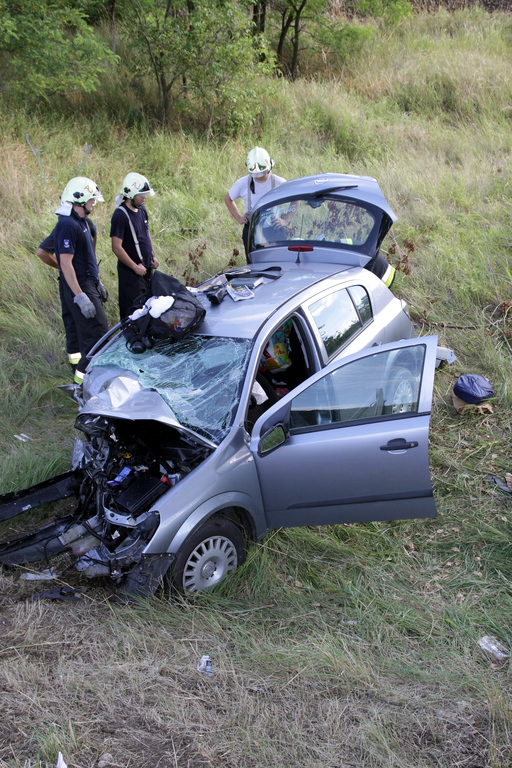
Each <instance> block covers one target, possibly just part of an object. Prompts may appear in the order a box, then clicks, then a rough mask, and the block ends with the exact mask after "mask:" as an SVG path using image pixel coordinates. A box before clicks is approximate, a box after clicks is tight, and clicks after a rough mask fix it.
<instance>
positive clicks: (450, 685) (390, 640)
mask: <svg viewBox="0 0 512 768" xmlns="http://www.w3.org/2000/svg"><path fill="white" fill-rule="evenodd" d="M511 30H512V16H510V15H507V14H503V13H496V14H493V15H489V14H486V13H485V12H483V11H482V10H481V9H479V8H472V9H468V10H464V11H457V12H456V13H453V14H449V13H446V12H445V11H439V12H437V13H430V14H419V15H417V16H415V17H414V18H413V19H411V20H406V21H402V22H401V23H400V25H399V26H398V27H396V28H395V29H391V30H389V29H388V30H380V32H379V34H376V35H374V36H373V37H372V39H371V40H368V41H366V42H365V43H364V45H363V46H362V49H361V50H360V51H359V53H357V54H354V56H353V57H351V58H350V59H349V60H346V61H345V63H344V64H343V67H344V68H343V71H337V72H336V73H331V74H330V76H328V75H326V74H325V73H324V76H323V78H320V77H319V78H318V79H316V80H315V79H313V78H312V79H310V80H302V81H301V80H299V81H297V82H295V83H289V82H287V81H285V80H280V81H279V82H277V83H272V84H269V89H268V92H267V91H264V92H263V93H262V105H261V106H262V114H261V120H260V122H259V123H258V124H257V125H247V126H246V127H245V129H244V135H243V136H241V137H239V138H238V139H233V140H230V141H227V142H223V143H221V142H219V141H215V140H213V139H209V140H207V139H206V138H204V139H201V138H198V137H197V136H194V134H191V133H187V132H186V131H184V130H179V131H178V130H177V131H176V132H172V131H168V132H163V131H157V132H155V131H153V130H152V129H151V127H150V126H148V125H146V124H145V123H144V120H143V117H142V116H141V113H140V111H139V108H138V105H137V103H136V97H135V96H134V95H133V94H132V95H131V96H130V99H129V100H128V102H127V103H124V104H122V109H121V111H120V112H119V119H116V118H115V114H116V109H115V108H116V103H117V102H119V103H121V101H122V98H123V87H122V82H116V83H112V82H108V83H107V85H106V86H105V87H106V89H107V92H106V93H105V94H104V96H105V98H104V99H102V97H101V94H98V95H96V96H94V97H92V96H90V97H87V98H86V99H84V101H83V102H82V104H81V105H79V107H80V108H78V106H77V110H76V119H72V118H71V117H69V114H68V115H67V116H66V114H64V115H63V114H59V113H58V111H57V110H55V114H51V115H48V114H45V113H44V112H43V110H41V112H40V113H36V112H34V113H32V114H25V113H23V112H21V111H15V110H4V113H3V121H2V126H1V128H0V147H1V150H2V151H1V152H0V169H1V171H2V178H3V180H4V183H3V185H2V190H1V191H0V266H1V273H2V285H1V288H0V436H1V443H0V456H1V459H2V461H1V462H0V491H2V492H6V491H10V490H14V489H15V488H19V487H23V486H25V485H28V484H30V483H33V482H37V481H39V480H42V479H43V478H45V477H49V476H51V475H52V474H54V473H55V472H58V471H63V470H64V469H66V468H67V466H68V461H69V456H70V452H71V446H72V442H73V439H74V437H75V435H74V430H73V429H72V423H73V418H74V415H75V413H76V409H75V406H74V405H73V403H72V401H71V400H69V399H68V398H67V397H65V396H64V395H63V394H62V393H61V392H60V391H59V390H57V389H56V384H62V383H66V382H68V381H69V380H70V375H69V371H68V368H67V364H66V358H65V354H64V336H63V331H62V328H61V321H60V318H59V309H58V295H57V285H56V282H55V276H54V274H53V271H52V270H50V269H48V268H46V267H45V266H44V265H43V264H41V263H40V262H39V261H38V260H37V259H36V257H35V248H36V247H37V245H38V244H39V242H40V241H41V240H42V239H43V237H44V236H45V235H46V234H48V232H49V231H50V230H51V228H52V227H53V223H54V221H55V217H54V215H53V210H54V209H55V207H56V206H57V204H58V198H59V194H60V192H61V191H62V189H63V188H64V185H65V183H66V182H67V181H68V179H69V178H71V177H72V176H73V175H81V174H83V173H85V174H86V175H89V176H91V177H92V178H93V179H94V180H96V181H97V182H98V183H99V185H100V188H101V189H102V192H103V194H104V196H105V199H106V200H107V202H106V203H104V204H101V205H100V204H99V205H98V206H97V207H96V209H95V211H94V214H93V215H94V219H95V221H96V223H97V225H98V231H99V235H98V237H99V241H98V242H99V246H98V253H99V257H100V259H101V272H102V276H103V280H104V282H105V283H106V284H107V287H108V288H109V291H110V294H111V300H110V301H109V305H110V306H109V309H108V312H109V319H110V320H111V322H112V323H113V322H114V321H115V320H116V318H117V307H116V302H115V298H116V271H115V258H114V256H113V255H112V253H111V252H110V243H109V238H108V230H109V220H110V216H111V214H112V210H113V199H114V197H115V195H116V194H117V192H118V191H119V186H120V183H121V181H122V179H123V178H124V176H125V174H126V173H127V172H128V171H130V170H137V171H140V172H141V173H144V174H145V175H147V176H148V178H149V179H150V181H151V183H152V185H153V186H154V188H155V189H156V191H157V195H156V196H155V197H154V198H152V199H151V200H150V202H149V204H148V208H149V213H150V226H151V231H152V233H153V238H154V241H155V246H156V251H157V255H158V258H159V260H160V262H161V264H162V266H163V267H164V269H167V270H169V271H172V273H173V274H175V275H176V276H178V277H180V276H182V275H183V274H184V273H188V274H189V275H190V276H191V277H193V278H198V277H204V276H206V275H208V274H212V273H214V272H215V271H217V270H219V269H221V268H222V267H223V266H225V265H226V264H227V263H228V262H229V261H230V259H232V258H233V253H234V250H235V249H237V250H238V251H241V250H242V247H241V242H240V229H239V227H237V226H236V225H235V223H234V222H233V221H232V220H231V218H230V217H229V215H228V213H227V211H226V209H225V206H224V203H223V197H224V195H225V192H226V191H227V189H228V188H229V187H230V186H231V184H232V183H233V181H234V180H235V179H236V178H237V177H238V176H240V175H243V173H244V157H245V154H246V152H247V150H248V149H249V148H250V147H251V146H253V145H255V144H259V145H263V146H265V147H267V148H268V150H269V152H270V154H271V156H272V157H274V158H275V159H276V161H277V165H276V172H277V173H279V174H280V175H282V176H284V177H286V178H290V179H291V178H294V177H296V176H301V175H307V174H309V173H314V172H318V171H336V172H343V171H348V172H354V173H361V174H368V175H371V176H374V177H375V178H377V179H378V181H379V183H380V185H381V187H382V189H383V191H384V193H385V195H386V196H387V198H388V200H389V202H390V205H391V207H392V208H393V210H394V211H395V212H396V214H397V216H398V221H397V222H396V224H395V225H394V226H393V230H392V233H393V235H392V237H391V238H388V239H387V240H386V241H385V243H384V249H385V250H386V251H387V252H388V253H389V254H390V258H392V259H393V260H395V261H398V260H400V263H401V264H402V266H403V265H406V266H407V274H406V273H404V272H401V273H400V274H399V278H398V280H397V284H396V292H397V293H398V294H399V295H400V296H402V297H404V298H405V299H406V300H407V301H408V303H409V305H410V307H411V313H412V316H413V319H414V321H415V323H416V326H417V331H418V333H419V334H422V335H427V334H431V333H434V334H438V335H439V340H440V342H441V343H443V344H445V345H446V346H448V347H450V348H452V349H453V350H454V351H455V352H456V355H457V362H456V363H454V364H453V365H452V366H446V367H443V368H440V369H439V370H438V371H437V373H436V381H435V391H434V403H433V412H432V426H431V441H430V443H431V446H430V461H431V470H432V478H433V484H434V491H435V495H436V502H437V506H438V512H439V516H438V518H437V519H435V520H418V521H410V522H400V523H378V524H367V525H359V526H357V525H348V526H327V527H323V528H319V527H311V528H305V529H289V530H281V531H277V532H273V533H271V534H270V535H269V536H267V537H266V538H265V539H264V540H263V541H262V542H259V543H258V544H253V545H252V546H251V547H250V549H249V554H248V558H247V561H246V563H245V564H244V565H243V566H242V567H241V568H240V569H239V570H238V571H237V572H235V573H234V574H233V575H232V576H231V577H230V579H228V580H227V581H226V582H224V583H223V584H222V585H220V587H219V588H218V589H217V591H216V592H214V593H213V594H210V595H204V596H200V597H199V598H198V599H197V600H196V601H194V602H192V603H189V602H184V601H179V600H172V601H170V600H168V599H167V598H165V597H164V596H163V595H158V596H157V597H155V598H154V599H152V600H150V601H147V602H142V603H141V604H140V605H137V606H135V607H125V608H122V607H118V606H113V605H111V604H110V603H108V601H107V599H106V598H107V595H108V588H107V587H106V586H105V585H103V584H101V583H91V582H86V581H82V580H81V578H80V577H79V576H77V575H76V574H75V575H72V574H71V572H69V573H66V574H65V576H64V578H68V577H69V578H70V579H72V580H73V584H74V585H76V586H79V587H81V588H82V589H83V590H84V593H85V596H84V597H83V598H82V599H81V600H80V602H78V603H57V604H54V603H50V602H44V603H43V602H30V601H29V600H28V598H29V597H30V595H31V594H32V593H33V592H37V591H41V590H42V589H44V588H46V585H45V584H43V585H41V583H37V582H30V581H23V580H20V579H19V578H18V573H17V572H10V571H6V572H4V573H3V574H0V687H1V688H2V707H3V709H2V713H3V717H2V721H1V722H0V766H1V768H4V767H5V768H36V766H37V767H38V768H41V767H42V766H53V765H54V764H55V761H56V756H57V753H58V751H62V752H63V754H64V756H65V759H66V762H67V763H68V765H69V766H73V767H74V766H97V765H100V762H101V760H103V763H102V764H104V765H105V766H107V765H123V766H129V765H130V766H131V765H136V766H137V767H138V768H145V767H146V766H148V767H149V766H151V768H154V766H157V765H159V766H165V768H167V767H168V766H169V767H171V766H173V767H174V766H180V768H181V767H182V766H191V767H192V768H199V766H212V767H213V766H215V768H221V767H222V768H261V767H262V766H275V767H276V768H281V766H283V767H284V766H287V767H290V766H291V767H292V768H295V767H296V766H297V768H298V766H301V768H320V767H321V768H353V766H364V767H365V768H439V767H442V768H453V767H454V766H457V768H484V766H485V768H508V766H510V764H511V763H512V753H511V749H510V743H511V740H512V738H511V737H512V733H511V730H512V728H511V725H512V723H511V717H510V696H511V693H512V689H511V682H510V680H511V678H510V675H509V672H508V668H501V667H499V666H497V665H495V664H493V663H492V661H491V660H490V659H489V658H487V657H485V656H484V655H483V654H482V653H481V652H480V651H479V648H478V645H477V641H478V639H479V638H480V637H482V636H483V635H486V634H487V635H494V636H496V637H497V638H498V640H500V641H501V642H502V643H504V644H505V645H506V646H507V647H508V648H511V647H512V589H511V580H512V565H511V562H512V558H511V555H512V552H511V549H512V545H511V536H510V533H511V528H512V506H511V503H510V500H509V498H508V497H506V496H504V495H503V494H500V492H499V491H497V490H496V488H495V487H494V486H493V485H492V484H491V483H489V482H488V481H487V480H486V477H487V475H488V474H497V475H499V476H500V477H503V476H504V474H505V472H508V471H509V470H510V469H511V464H510V445H511V443H510V436H511V431H512V418H511V415H510V406H511V393H512V367H511V356H512V340H511V337H512V327H511V323H512V320H511V319H510V318H509V314H510V311H509V310H510V306H509V304H508V302H510V301H511V299H512V296H511V294H512V265H511V256H512V250H511V248H512V229H511V223H510V222H511V207H512V204H511V196H510V190H511V178H512V138H511V136H512V134H511V133H510V117H511V105H512V98H511V97H512V93H511V87H510V77H509V69H510V54H511V42H512V36H511ZM142 87H144V84H141V88H142ZM103 103H104V105H105V108H104V110H103V111H102V107H101V105H102V104H103ZM91 105H94V119H93V120H92V119H91V120H89V118H88V117H87V114H88V106H91ZM120 108H121V107H120ZM25 133H26V134H28V136H29V140H30V145H29V143H27V141H26V139H25V137H24V134H25ZM89 145H92V146H91V148H90V150H88V149H87V150H86V147H88V146H89ZM31 147H32V148H36V149H39V150H41V154H40V156H36V154H34V151H33V149H32V148H31ZM80 163H82V165H80ZM83 163H85V165H83ZM236 259H238V261H239V262H241V261H242V259H243V257H241V256H240V255H238V257H236V256H235V260H236ZM197 262H199V264H198V271H197V272H196V271H194V264H196V263H197ZM191 270H192V271H191ZM107 306H108V305H107ZM464 372H474V373H480V374H483V375H485V376H487V377H488V378H489V379H490V380H491V382H492V383H493V385H494V388H495V393H496V394H495V398H494V399H493V401H492V407H493V412H492V413H484V414H480V413H469V414H466V415H460V414H458V413H457V412H456V411H455V409H454V407H453V404H452V402H451V392H452V387H453V383H454V381H455V379H456V378H457V376H458V375H459V374H461V373H464ZM20 433H24V434H27V435H28V436H29V437H30V438H31V439H30V440H29V441H28V442H21V441H19V440H18V439H17V438H16V437H15V435H19V434H20ZM8 529H9V530H11V527H10V526H8ZM203 653H209V654H210V655H211V657H212V660H213V669H214V676H213V677H212V678H211V679H207V678H204V677H203V676H201V675H199V674H198V673H197V672H196V666H197V663H198V661H199V658H200V657H201V655H202V654H203ZM106 756H110V757H106ZM105 761H106V762H105Z"/></svg>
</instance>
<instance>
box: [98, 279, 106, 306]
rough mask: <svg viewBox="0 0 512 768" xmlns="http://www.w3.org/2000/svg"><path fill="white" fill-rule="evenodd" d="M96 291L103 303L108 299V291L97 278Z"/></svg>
mask: <svg viewBox="0 0 512 768" xmlns="http://www.w3.org/2000/svg"><path fill="white" fill-rule="evenodd" d="M98 293H99V295H100V301H101V302H102V303H103V304H104V303H105V302H106V301H107V299H108V291H107V288H106V286H105V285H103V283H102V282H101V280H98Z"/></svg>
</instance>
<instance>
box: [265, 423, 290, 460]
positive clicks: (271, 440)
mask: <svg viewBox="0 0 512 768" xmlns="http://www.w3.org/2000/svg"><path fill="white" fill-rule="evenodd" d="M287 439H288V431H287V429H286V428H285V426H284V424H276V425H275V426H274V427H272V429H269V431H268V432H266V433H265V434H264V435H263V437H262V438H261V440H260V442H259V445H258V455H259V456H266V455H267V454H268V453H271V452H272V451H274V450H275V449H276V448H279V446H280V445H282V444H283V443H285V442H286V440H287Z"/></svg>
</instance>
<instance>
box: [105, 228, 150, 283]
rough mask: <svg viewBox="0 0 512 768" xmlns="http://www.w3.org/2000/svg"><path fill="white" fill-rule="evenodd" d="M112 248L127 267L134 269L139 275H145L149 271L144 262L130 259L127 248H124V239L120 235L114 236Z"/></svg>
mask: <svg viewBox="0 0 512 768" xmlns="http://www.w3.org/2000/svg"><path fill="white" fill-rule="evenodd" d="M112 250H113V251H114V253H115V255H116V256H117V258H118V259H119V261H120V262H122V263H123V264H124V265H125V266H126V267H129V268H130V269H133V271H134V272H135V274H136V275H139V277H144V275H145V274H146V272H147V270H146V267H145V266H144V264H140V263H136V262H135V261H133V259H130V257H129V256H128V254H127V253H126V251H125V249H124V248H123V241H122V239H121V238H120V237H113V238H112Z"/></svg>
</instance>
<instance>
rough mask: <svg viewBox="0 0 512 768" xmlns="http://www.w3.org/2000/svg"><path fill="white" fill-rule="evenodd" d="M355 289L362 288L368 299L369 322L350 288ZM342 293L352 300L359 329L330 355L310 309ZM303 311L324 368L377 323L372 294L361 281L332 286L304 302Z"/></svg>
mask: <svg viewBox="0 0 512 768" xmlns="http://www.w3.org/2000/svg"><path fill="white" fill-rule="evenodd" d="M354 287H358V288H362V289H363V290H364V291H365V293H366V295H367V297H368V300H369V305H370V311H371V318H370V319H369V320H366V321H363V318H362V317H361V313H360V312H359V310H358V308H357V305H356V303H355V301H354V297H353V296H352V294H351V293H350V288H354ZM342 291H346V293H347V295H348V297H349V299H350V302H351V303H352V306H353V308H354V312H355V314H356V316H357V317H358V319H359V327H358V328H357V331H356V332H355V333H352V334H351V335H350V337H349V338H348V339H346V340H345V341H344V343H343V344H341V345H340V346H339V347H337V349H336V350H335V351H334V352H332V353H331V354H329V353H328V351H327V348H326V346H325V342H324V340H323V338H322V335H321V333H320V330H319V328H318V325H317V323H316V320H315V318H314V316H313V313H312V311H311V309H310V307H311V306H312V305H313V304H315V303H316V302H318V301H321V300H322V299H324V298H326V297H327V296H330V295H331V294H334V293H341V292H342ZM302 309H303V312H304V314H305V316H306V318H307V321H308V324H309V326H310V329H311V333H312V334H313V336H314V338H315V341H316V346H317V348H318V350H319V353H320V357H321V361H322V365H323V366H326V365H328V364H329V363H330V362H332V361H333V360H335V359H336V358H337V357H338V356H339V355H340V353H341V352H342V351H343V350H344V349H346V348H347V347H348V345H349V344H351V343H352V342H353V341H354V339H356V338H357V337H358V336H359V335H360V334H361V333H363V332H364V331H365V330H366V329H367V328H369V327H370V326H371V325H372V324H373V323H374V322H375V312H374V306H373V302H372V297H371V294H370V292H369V291H368V289H367V288H366V287H365V286H364V285H362V283H361V282H360V281H358V282H353V283H351V284H349V285H346V284H343V285H337V286H335V287H332V286H331V287H330V288H326V289H325V290H323V291H321V292H320V293H318V294H317V295H316V296H314V297H312V298H311V299H308V301H307V302H304V304H303V305H302Z"/></svg>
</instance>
